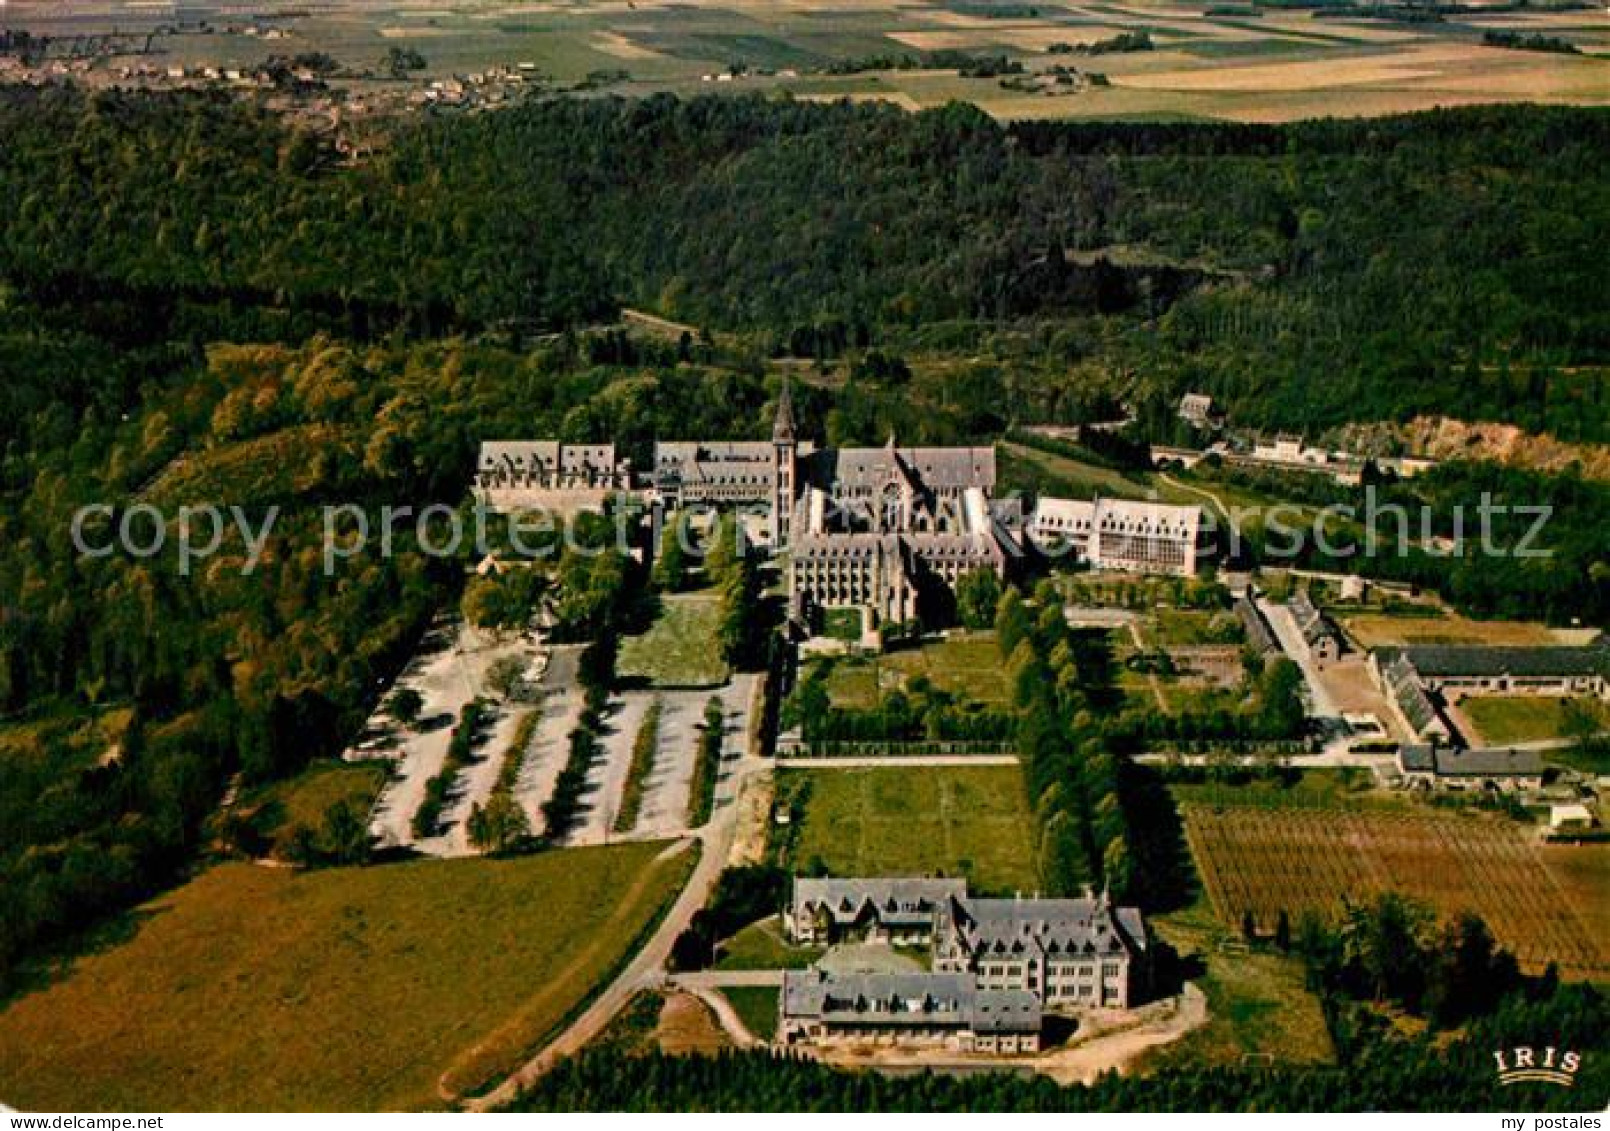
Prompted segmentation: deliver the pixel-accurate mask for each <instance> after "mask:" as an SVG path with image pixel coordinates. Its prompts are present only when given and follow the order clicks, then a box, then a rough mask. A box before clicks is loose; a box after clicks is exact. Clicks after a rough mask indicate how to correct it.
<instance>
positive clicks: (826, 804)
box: [778, 766, 1039, 893]
mask: <svg viewBox="0 0 1610 1131" xmlns="http://www.w3.org/2000/svg"><path fill="white" fill-rule="evenodd" d="M790 779H791V780H790ZM800 779H804V781H805V786H806V789H807V790H808V800H807V801H806V802H805V815H804V818H803V821H802V822H801V826H800V827H799V829H798V830H797V835H796V838H795V840H794V844H793V851H792V860H790V861H785V864H786V865H788V866H791V867H793V868H794V869H795V870H799V869H803V868H806V867H808V866H809V865H810V864H811V863H812V862H813V861H815V860H818V859H819V860H820V861H821V863H822V864H824V865H825V866H826V867H827V869H828V871H829V872H831V873H832V874H833V875H835V876H922V875H933V874H943V875H947V876H965V877H967V879H968V880H969V882H970V883H971V884H972V885H973V886H974V888H975V889H976V890H979V891H985V892H1001V893H1009V892H1015V891H1032V890H1034V889H1035V888H1037V887H1038V886H1039V881H1038V878H1037V876H1036V872H1035V865H1034V849H1033V840H1032V820H1033V818H1032V817H1031V815H1030V814H1029V811H1028V806H1027V802H1026V801H1025V799H1024V790H1023V779H1022V775H1021V773H1020V772H1019V770H1018V768H1017V767H1016V766H942V767H940V766H925V767H920V768H919V767H913V768H911V769H905V768H899V767H890V768H885V767H878V768H875V769H842V770H785V771H781V777H780V778H779V781H778V795H779V796H787V795H788V794H789V792H790V790H792V789H795V788H798V786H797V785H796V784H795V783H796V782H798V781H799V780H800Z"/></svg>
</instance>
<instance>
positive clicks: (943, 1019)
mask: <svg viewBox="0 0 1610 1131" xmlns="http://www.w3.org/2000/svg"><path fill="white" fill-rule="evenodd" d="M782 998H783V1015H784V1016H785V1017H792V1018H804V1019H809V1020H821V1021H824V1022H827V1023H829V1024H836V1025H884V1026H888V1025H907V1026H921V1027H924V1028H941V1027H949V1028H957V1029H964V1028H965V1029H971V1030H972V1031H973V1032H975V1033H1038V1032H1039V1031H1040V1001H1039V999H1038V998H1037V997H1035V996H1034V995H1033V994H1032V993H1030V992H1028V991H1027V990H981V989H979V988H978V984H977V982H976V981H975V980H974V978H973V976H972V975H971V974H831V973H828V972H827V971H825V970H820V969H813V970H789V971H786V972H785V973H784V974H783V993H782Z"/></svg>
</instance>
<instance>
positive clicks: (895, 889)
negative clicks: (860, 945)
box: [794, 876, 967, 926]
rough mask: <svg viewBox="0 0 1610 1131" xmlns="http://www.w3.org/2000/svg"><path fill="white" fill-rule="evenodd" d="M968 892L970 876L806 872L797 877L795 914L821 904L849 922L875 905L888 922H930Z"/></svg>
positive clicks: (811, 912) (807, 912) (803, 914)
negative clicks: (835, 876)
mask: <svg viewBox="0 0 1610 1131" xmlns="http://www.w3.org/2000/svg"><path fill="white" fill-rule="evenodd" d="M966 894H967V881H966V880H937V879H898V878H896V879H829V878H816V879H813V878H809V877H803V876H802V877H800V878H798V879H796V880H795V881H794V916H795V918H796V919H799V918H804V917H808V916H811V915H814V914H815V913H816V909H817V908H818V907H825V908H826V909H827V910H828V913H829V914H831V915H832V916H833V920H834V922H836V923H839V924H841V925H847V924H851V923H854V922H856V921H857V920H858V919H859V918H860V917H861V914H862V912H863V911H866V910H869V909H871V908H873V907H875V908H876V910H877V912H878V915H879V917H880V918H881V919H882V921H883V922H884V924H885V925H888V926H915V925H926V924H930V923H932V921H933V917H934V912H935V911H936V910H938V908H939V906H940V905H941V904H942V903H943V902H944V901H945V900H946V899H949V898H951V897H952V896H962V895H966Z"/></svg>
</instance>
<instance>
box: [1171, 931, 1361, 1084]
mask: <svg viewBox="0 0 1610 1131" xmlns="http://www.w3.org/2000/svg"><path fill="white" fill-rule="evenodd" d="M1152 929H1153V930H1154V931H1155V932H1156V933H1157V935H1158V937H1159V938H1161V939H1163V940H1164V941H1165V942H1167V943H1168V944H1169V945H1170V946H1172V947H1173V948H1174V949H1175V950H1176V951H1177V952H1178V953H1179V954H1180V956H1181V957H1182V958H1184V959H1185V960H1187V962H1190V961H1192V960H1195V961H1199V962H1201V963H1202V964H1203V970H1202V972H1201V973H1200V974H1198V975H1194V976H1193V977H1192V980H1193V981H1194V982H1195V983H1196V984H1197V986H1198V987H1200V988H1201V990H1202V992H1203V993H1205V994H1206V995H1207V999H1208V1023H1207V1024H1206V1025H1205V1026H1203V1027H1202V1028H1201V1029H1198V1030H1196V1031H1195V1032H1193V1033H1189V1034H1187V1035H1186V1036H1185V1037H1184V1038H1183V1039H1182V1040H1180V1041H1179V1042H1177V1043H1175V1044H1171V1045H1166V1046H1164V1047H1162V1048H1160V1049H1159V1050H1157V1052H1155V1053H1153V1054H1152V1055H1151V1056H1150V1057H1148V1058H1147V1060H1146V1061H1145V1070H1147V1071H1151V1070H1153V1069H1156V1068H1162V1067H1204V1066H1210V1065H1212V1066H1218V1065H1224V1066H1235V1065H1240V1064H1242V1063H1255V1064H1256V1063H1268V1062H1269V1061H1271V1060H1273V1061H1279V1062H1282V1063H1298V1064H1313V1063H1326V1062H1329V1061H1331V1060H1333V1059H1334V1058H1335V1050H1334V1048H1333V1047H1332V1045H1331V1040H1330V1033H1329V1031H1328V1030H1327V1029H1326V1026H1325V1016H1324V1013H1323V1012H1322V1011H1321V1009H1320V1006H1319V999H1318V998H1317V997H1315V996H1314V995H1313V994H1312V993H1311V992H1310V991H1309V990H1308V989H1307V988H1306V987H1305V985H1304V979H1303V966H1302V962H1301V960H1300V959H1296V958H1292V957H1290V956H1288V955H1284V954H1280V953H1279V952H1277V951H1273V950H1265V949H1262V948H1259V949H1250V948H1248V947H1246V946H1244V945H1242V944H1241V943H1240V940H1239V939H1237V938H1234V937H1232V935H1231V934H1230V932H1229V931H1227V930H1226V929H1225V928H1224V926H1223V925H1222V924H1221V923H1219V921H1218V920H1217V919H1215V918H1214V916H1213V909H1212V907H1211V906H1209V905H1208V903H1207V901H1206V900H1205V899H1199V900H1197V902H1195V903H1194V904H1192V905H1191V906H1190V907H1187V908H1185V909H1183V910H1181V911H1177V912H1174V913H1172V914H1169V915H1163V916H1158V917H1156V918H1154V919H1153V920H1152Z"/></svg>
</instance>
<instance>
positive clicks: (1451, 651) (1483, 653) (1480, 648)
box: [1378, 644, 1610, 678]
mask: <svg viewBox="0 0 1610 1131" xmlns="http://www.w3.org/2000/svg"><path fill="white" fill-rule="evenodd" d="M1378 652H1379V653H1380V656H1381V661H1382V662H1383V663H1389V662H1392V661H1394V660H1397V659H1404V660H1407V661H1408V662H1409V663H1410V664H1412V665H1413V666H1414V669H1415V671H1416V672H1418V673H1419V674H1420V675H1421V676H1426V677H1430V678H1438V677H1442V678H1477V677H1481V676H1505V675H1507V676H1522V677H1527V676H1530V677H1537V678H1556V677H1563V676H1581V675H1610V648H1606V647H1605V646H1603V645H1596V644H1590V645H1586V646H1578V647H1566V646H1556V647H1547V646H1544V647H1515V646H1487V645H1467V646H1460V647H1455V646H1434V647H1433V646H1419V647H1412V648H1381V649H1378Z"/></svg>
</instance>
